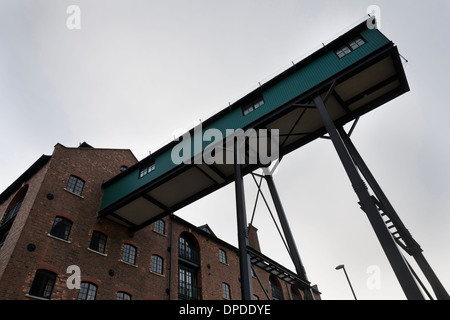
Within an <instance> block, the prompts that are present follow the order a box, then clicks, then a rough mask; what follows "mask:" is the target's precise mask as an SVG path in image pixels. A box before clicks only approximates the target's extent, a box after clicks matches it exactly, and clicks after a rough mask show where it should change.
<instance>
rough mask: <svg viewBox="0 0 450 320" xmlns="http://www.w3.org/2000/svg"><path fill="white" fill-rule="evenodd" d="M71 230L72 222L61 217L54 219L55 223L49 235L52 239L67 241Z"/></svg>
mask: <svg viewBox="0 0 450 320" xmlns="http://www.w3.org/2000/svg"><path fill="white" fill-rule="evenodd" d="M71 228H72V221H70V220H69V219H66V218H63V217H56V218H55V221H54V222H53V226H52V230H51V231H50V234H51V235H52V236H54V237H57V238H60V239H63V240H68V239H69V234H70V229H71Z"/></svg>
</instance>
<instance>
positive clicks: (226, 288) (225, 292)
mask: <svg viewBox="0 0 450 320" xmlns="http://www.w3.org/2000/svg"><path fill="white" fill-rule="evenodd" d="M222 296H223V298H224V299H227V300H230V299H231V290H230V285H229V284H227V283H225V282H222Z"/></svg>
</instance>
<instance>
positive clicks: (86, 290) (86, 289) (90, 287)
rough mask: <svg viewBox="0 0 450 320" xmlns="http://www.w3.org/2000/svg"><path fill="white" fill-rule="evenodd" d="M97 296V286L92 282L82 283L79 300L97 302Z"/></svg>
mask: <svg viewBox="0 0 450 320" xmlns="http://www.w3.org/2000/svg"><path fill="white" fill-rule="evenodd" d="M96 296H97V286H96V285H95V284H93V283H90V282H81V285H80V292H79V293H78V298H77V299H78V300H95V297H96Z"/></svg>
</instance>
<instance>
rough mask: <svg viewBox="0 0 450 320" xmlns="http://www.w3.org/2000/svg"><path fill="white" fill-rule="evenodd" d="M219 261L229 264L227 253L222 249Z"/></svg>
mask: <svg viewBox="0 0 450 320" xmlns="http://www.w3.org/2000/svg"><path fill="white" fill-rule="evenodd" d="M219 261H220V262H223V263H225V264H227V253H226V252H225V251H224V250H222V249H219Z"/></svg>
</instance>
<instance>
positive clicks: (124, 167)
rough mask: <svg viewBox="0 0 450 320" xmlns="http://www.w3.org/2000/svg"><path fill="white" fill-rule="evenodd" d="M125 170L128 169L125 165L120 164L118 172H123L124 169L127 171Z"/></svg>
mask: <svg viewBox="0 0 450 320" xmlns="http://www.w3.org/2000/svg"><path fill="white" fill-rule="evenodd" d="M127 170H128V167H127V166H121V167H120V172H124V171H127Z"/></svg>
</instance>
